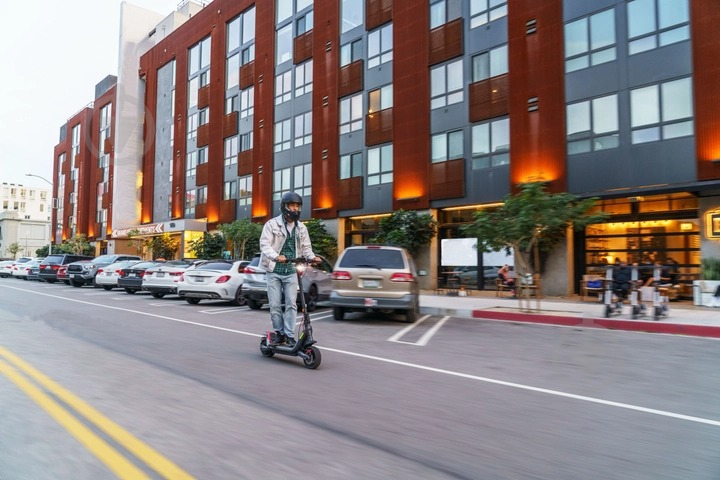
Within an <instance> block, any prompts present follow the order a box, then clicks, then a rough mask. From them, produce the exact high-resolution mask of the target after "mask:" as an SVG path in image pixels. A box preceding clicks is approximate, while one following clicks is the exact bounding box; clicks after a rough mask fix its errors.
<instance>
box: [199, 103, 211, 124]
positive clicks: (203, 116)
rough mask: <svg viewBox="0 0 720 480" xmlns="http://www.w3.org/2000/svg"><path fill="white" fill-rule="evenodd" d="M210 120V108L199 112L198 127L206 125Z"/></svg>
mask: <svg viewBox="0 0 720 480" xmlns="http://www.w3.org/2000/svg"><path fill="white" fill-rule="evenodd" d="M209 119H210V107H205V108H203V109H202V110H200V111H199V112H198V125H205V124H206V123H208V120H209Z"/></svg>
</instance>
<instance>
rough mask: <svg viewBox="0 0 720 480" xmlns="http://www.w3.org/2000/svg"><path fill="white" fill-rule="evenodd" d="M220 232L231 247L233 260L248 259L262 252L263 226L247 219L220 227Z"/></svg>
mask: <svg viewBox="0 0 720 480" xmlns="http://www.w3.org/2000/svg"><path fill="white" fill-rule="evenodd" d="M218 230H219V231H220V233H221V234H222V235H223V237H224V238H225V240H226V241H227V243H228V244H229V245H230V252H231V255H232V257H233V259H236V258H240V259H247V258H249V257H251V256H252V255H254V254H255V253H256V252H259V251H260V234H261V233H262V225H260V224H259V223H253V222H251V221H250V220H249V219H247V218H242V219H240V220H235V221H234V222H232V223H225V224H221V225H218Z"/></svg>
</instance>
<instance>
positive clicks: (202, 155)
mask: <svg viewBox="0 0 720 480" xmlns="http://www.w3.org/2000/svg"><path fill="white" fill-rule="evenodd" d="M197 153H198V165H202V164H203V163H207V161H208V155H207V147H200V148H198V151H197Z"/></svg>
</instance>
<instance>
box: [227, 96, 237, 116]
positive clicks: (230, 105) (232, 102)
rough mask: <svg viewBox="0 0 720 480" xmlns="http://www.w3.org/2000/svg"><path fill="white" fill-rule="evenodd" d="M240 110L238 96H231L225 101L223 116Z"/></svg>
mask: <svg viewBox="0 0 720 480" xmlns="http://www.w3.org/2000/svg"><path fill="white" fill-rule="evenodd" d="M238 110H240V95H233V96H232V97H228V98H226V99H225V115H227V114H228V113H232V112H237V111H238Z"/></svg>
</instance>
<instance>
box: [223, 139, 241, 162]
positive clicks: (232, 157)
mask: <svg viewBox="0 0 720 480" xmlns="http://www.w3.org/2000/svg"><path fill="white" fill-rule="evenodd" d="M224 150H225V166H226V167H227V166H230V165H235V164H236V163H237V156H238V137H228V138H226V139H225V149H224Z"/></svg>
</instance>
